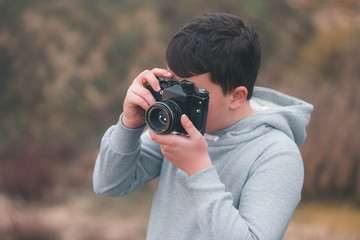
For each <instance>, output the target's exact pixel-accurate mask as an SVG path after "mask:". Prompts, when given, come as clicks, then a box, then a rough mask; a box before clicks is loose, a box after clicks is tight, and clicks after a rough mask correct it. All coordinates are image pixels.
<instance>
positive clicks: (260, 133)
mask: <svg viewBox="0 0 360 240" xmlns="http://www.w3.org/2000/svg"><path fill="white" fill-rule="evenodd" d="M260 55H261V54H260V43H259V40H258V37H257V34H256V33H255V32H254V30H253V29H252V28H251V27H249V26H246V25H245V24H244V23H243V22H242V21H241V20H240V19H238V18H237V17H236V16H233V15H230V14H216V13H214V14H204V15H201V16H199V17H197V18H195V19H194V20H192V21H190V22H189V23H187V24H185V25H184V26H183V27H182V28H180V29H179V30H178V31H177V32H176V33H175V35H174V36H173V38H172V39H171V41H170V43H169V46H168V49H167V52H166V61H167V66H168V69H167V70H165V69H158V68H155V69H153V70H151V71H148V70H146V71H144V72H142V73H140V74H139V75H138V77H137V78H136V79H135V80H134V81H133V83H132V85H131V86H130V87H129V89H128V92H127V95H126V98H125V100H124V106H123V113H122V114H121V116H120V120H119V122H118V123H117V125H115V126H112V127H111V128H109V129H108V131H107V132H106V133H105V135H104V137H103V140H102V143H101V148H100V153H99V155H98V158H97V161H96V164H95V170H94V176H93V181H94V189H95V192H96V193H98V194H101V195H105V196H123V195H126V194H128V193H130V192H132V191H134V190H136V189H138V188H139V187H141V186H143V185H144V184H145V183H147V182H149V181H150V180H152V179H154V178H156V177H159V182H158V186H157V189H156V192H155V196H154V200H153V205H152V211H151V215H150V220H149V225H148V232H147V237H146V238H147V239H166V240H169V239H171V240H173V239H204V240H209V239H221V240H226V239H281V238H282V237H283V236H284V234H285V232H286V229H287V226H288V224H289V222H290V219H291V217H292V214H293V212H294V210H295V208H296V206H297V204H298V203H299V201H300V196H301V189H302V184H303V163H302V158H301V155H300V152H299V148H298V146H300V145H301V144H302V143H303V141H304V140H305V136H306V133H305V127H306V125H307V124H308V122H309V120H310V113H311V111H312V106H311V105H310V104H308V103H306V102H304V101H301V100H299V99H296V98H293V97H289V96H287V95H284V94H282V93H279V92H276V91H273V90H270V89H266V88H259V87H255V88H254V84H255V80H256V77H257V73H258V69H259V66H260ZM156 76H164V77H169V78H171V79H172V80H174V81H178V80H180V79H183V78H186V79H187V80H189V81H192V82H194V83H195V87H196V88H205V89H206V90H207V91H209V94H210V103H209V110H208V117H207V124H206V134H205V135H204V136H203V135H202V134H201V133H200V132H199V131H198V130H197V129H196V128H195V127H194V126H193V124H192V123H191V121H190V120H189V118H188V117H187V116H186V115H183V116H182V117H181V124H182V126H183V127H184V129H185V130H186V132H187V133H188V136H180V135H175V134H163V135H159V134H155V133H154V132H152V131H150V130H147V131H145V132H144V133H143V130H144V125H145V122H144V111H146V110H147V109H148V108H149V107H150V106H151V105H152V104H153V103H155V100H154V98H153V96H152V94H151V93H150V91H149V90H148V89H146V88H145V87H144V86H145V85H146V84H150V85H151V87H152V88H153V89H154V90H155V91H159V90H160V89H159V83H158V80H157V79H156ZM250 99H251V100H250Z"/></svg>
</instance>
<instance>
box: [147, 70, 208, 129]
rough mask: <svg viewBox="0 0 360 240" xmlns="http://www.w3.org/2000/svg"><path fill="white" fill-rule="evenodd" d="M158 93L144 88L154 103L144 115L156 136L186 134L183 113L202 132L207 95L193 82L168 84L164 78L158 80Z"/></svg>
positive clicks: (206, 110)
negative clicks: (152, 97) (181, 119)
mask: <svg viewBox="0 0 360 240" xmlns="http://www.w3.org/2000/svg"><path fill="white" fill-rule="evenodd" d="M157 79H158V81H159V84H160V88H161V90H160V92H155V91H154V90H153V89H152V87H151V86H150V85H149V84H148V85H147V86H146V88H147V89H148V90H150V92H151V93H152V95H153V96H154V98H155V100H156V103H154V104H153V105H151V106H150V108H149V109H148V110H147V111H146V113H145V122H146V124H147V125H148V127H149V128H150V129H151V130H152V131H154V132H156V133H158V134H166V133H185V134H186V131H185V129H184V128H183V127H182V125H181V122H180V118H181V115H182V114H186V115H187V116H188V117H189V119H190V121H191V122H192V123H193V124H194V126H195V127H196V128H197V129H198V130H199V131H200V132H201V134H204V133H205V127H206V118H207V113H208V106H209V92H208V91H206V90H205V89H203V88H199V89H197V90H195V88H194V83H193V82H190V81H187V80H185V79H184V80H180V81H179V82H175V81H171V80H169V79H168V78H166V77H157Z"/></svg>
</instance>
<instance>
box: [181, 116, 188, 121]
mask: <svg viewBox="0 0 360 240" xmlns="http://www.w3.org/2000/svg"><path fill="white" fill-rule="evenodd" d="M181 117H182V119H183V120H184V121H187V120H189V118H188V117H187V116H186V115H185V114H183V115H182V116H181Z"/></svg>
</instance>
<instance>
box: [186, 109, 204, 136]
mask: <svg viewBox="0 0 360 240" xmlns="http://www.w3.org/2000/svg"><path fill="white" fill-rule="evenodd" d="M181 125H182V126H183V128H184V129H185V131H186V132H187V134H188V135H189V137H190V138H194V137H196V136H198V135H199V134H200V135H201V133H200V132H199V130H197V128H196V127H195V126H194V124H193V123H192V122H191V121H190V119H189V118H188V116H186V115H185V114H183V115H182V116H181Z"/></svg>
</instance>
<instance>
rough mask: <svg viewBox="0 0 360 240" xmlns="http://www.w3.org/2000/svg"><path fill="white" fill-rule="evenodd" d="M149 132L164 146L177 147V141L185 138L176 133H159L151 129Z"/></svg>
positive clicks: (153, 138)
mask: <svg viewBox="0 0 360 240" xmlns="http://www.w3.org/2000/svg"><path fill="white" fill-rule="evenodd" d="M149 133H150V137H151V139H152V140H154V141H155V142H157V143H159V144H161V145H163V146H166V145H168V146H171V147H175V146H176V143H178V142H179V141H182V140H181V138H183V137H182V136H179V135H175V134H157V133H155V132H153V131H151V130H149Z"/></svg>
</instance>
